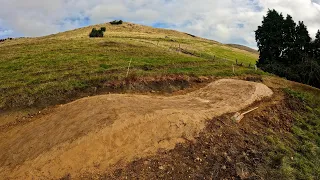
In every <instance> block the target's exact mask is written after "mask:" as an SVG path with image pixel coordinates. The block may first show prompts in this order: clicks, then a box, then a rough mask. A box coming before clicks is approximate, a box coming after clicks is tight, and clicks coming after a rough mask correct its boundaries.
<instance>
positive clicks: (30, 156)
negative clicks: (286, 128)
mask: <svg viewBox="0 0 320 180" xmlns="http://www.w3.org/2000/svg"><path fill="white" fill-rule="evenodd" d="M272 94H273V92H272V91H271V90H270V89H269V88H268V87H267V86H265V85H263V84H259V83H254V82H247V81H240V80H229V79H224V80H218V81H215V82H213V83H211V84H209V85H208V86H206V87H205V88H202V89H199V90H197V91H194V92H191V93H189V94H185V95H178V96H172V97H162V96H146V95H128V94H109V95H102V96H95V97H88V98H83V99H80V100H77V101H74V102H72V103H69V104H65V105H62V106H58V107H56V108H55V109H54V110H53V112H51V113H49V114H46V115H44V116H42V117H40V118H39V119H36V120H34V121H32V122H30V123H28V124H25V125H22V126H16V127H14V128H12V129H10V130H8V131H3V132H2V133H1V134H0V149H1V151H0V176H1V177H6V178H12V179H32V178H35V179H39V178H43V179H47V178H50V179H51V178H59V177H63V176H65V175H66V174H71V175H72V177H75V178H76V177H78V176H79V175H80V174H82V173H86V172H90V173H99V172H101V171H104V170H105V169H107V168H109V167H111V166H112V165H114V164H116V163H119V162H123V163H126V162H130V161H132V160H134V159H136V158H141V157H146V156H149V155H153V154H155V153H157V151H158V150H170V149H173V148H174V147H175V145H176V144H177V143H182V142H184V141H185V140H193V139H194V137H195V136H197V135H198V134H199V133H200V132H201V130H202V129H203V128H204V127H205V122H206V120H208V119H212V118H213V117H216V116H220V115H222V114H225V113H230V112H236V111H239V110H241V109H244V108H246V107H247V106H249V105H250V104H252V103H253V102H255V101H257V100H260V99H262V98H264V97H270V96H271V95H272ZM97 164H98V165H97Z"/></svg>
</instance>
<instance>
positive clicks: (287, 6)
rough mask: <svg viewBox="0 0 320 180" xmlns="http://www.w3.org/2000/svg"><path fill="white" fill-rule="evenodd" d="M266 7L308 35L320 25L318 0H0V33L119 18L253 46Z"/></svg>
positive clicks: (32, 32) (39, 31) (36, 32)
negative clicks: (297, 24)
mask: <svg viewBox="0 0 320 180" xmlns="http://www.w3.org/2000/svg"><path fill="white" fill-rule="evenodd" d="M268 8H269V9H273V8H274V9H276V10H278V11H280V12H282V13H283V14H284V15H286V14H290V15H292V16H293V18H294V20H295V21H298V20H301V21H302V20H303V21H304V22H305V24H306V25H307V26H308V29H309V32H310V35H311V36H314V34H315V33H316V31H317V29H320V0H53V1H46V0H0V39H1V38H6V37H19V36H43V35H48V34H52V33H57V32H60V31H65V30H70V29H74V28H78V27H83V26H87V25H91V24H97V23H103V22H108V21H111V20H114V19H122V20H124V21H130V22H135V23H139V24H144V25H151V26H154V27H162V28H169V29H176V30H180V31H184V32H188V33H192V34H195V35H198V36H202V37H206V38H209V39H214V40H217V41H220V42H223V43H238V44H243V45H247V46H250V47H256V43H255V39H254V31H255V30H256V29H257V26H258V25H260V24H261V21H262V17H263V15H265V14H266V11H267V10H268Z"/></svg>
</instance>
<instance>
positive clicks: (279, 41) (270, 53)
mask: <svg viewBox="0 0 320 180" xmlns="http://www.w3.org/2000/svg"><path fill="white" fill-rule="evenodd" d="M283 28H284V18H283V16H282V14H279V13H278V12H277V11H276V10H268V13H267V16H265V17H263V21H262V25H261V26H259V27H258V30H257V31H256V41H257V44H258V48H259V52H260V57H259V60H258V63H257V65H258V66H259V67H261V68H263V65H265V64H270V63H273V62H275V61H279V57H281V55H282V52H283V49H284V38H285V37H284V33H283Z"/></svg>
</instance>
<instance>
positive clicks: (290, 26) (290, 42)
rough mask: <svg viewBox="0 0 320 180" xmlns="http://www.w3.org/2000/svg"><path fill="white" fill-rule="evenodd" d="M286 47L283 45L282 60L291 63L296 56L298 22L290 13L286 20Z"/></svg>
mask: <svg viewBox="0 0 320 180" xmlns="http://www.w3.org/2000/svg"><path fill="white" fill-rule="evenodd" d="M283 32H284V39H283V41H284V47H283V49H284V50H283V53H282V61H283V62H284V63H285V64H287V65H288V64H291V63H292V62H291V60H292V59H294V57H295V49H294V45H295V41H296V38H297V34H296V23H295V22H294V21H293V19H292V17H291V16H290V15H287V17H286V19H285V21H284V28H283Z"/></svg>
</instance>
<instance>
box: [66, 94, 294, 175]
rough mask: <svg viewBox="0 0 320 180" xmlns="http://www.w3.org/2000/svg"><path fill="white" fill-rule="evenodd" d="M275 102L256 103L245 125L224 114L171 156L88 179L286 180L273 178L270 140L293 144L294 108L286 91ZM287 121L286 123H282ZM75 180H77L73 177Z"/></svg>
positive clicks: (162, 154) (166, 154)
mask: <svg viewBox="0 0 320 180" xmlns="http://www.w3.org/2000/svg"><path fill="white" fill-rule="evenodd" d="M273 90H274V92H275V94H274V95H273V96H272V98H266V99H264V100H262V101H259V102H255V103H254V104H252V105H251V106H250V107H248V108H246V109H250V108H252V107H256V106H258V107H259V109H258V110H257V111H254V112H252V113H250V114H248V115H247V116H245V118H244V119H243V120H242V121H241V123H240V124H237V123H234V122H233V121H232V120H231V119H230V117H231V116H232V115H233V114H224V115H222V116H219V117H215V118H213V119H212V120H211V121H207V124H206V128H205V129H204V130H203V131H202V132H201V133H200V134H199V136H198V137H196V138H195V140H194V141H188V142H186V143H181V144H178V145H176V147H175V149H173V150H170V151H160V152H159V153H158V154H157V155H155V156H152V157H147V158H142V159H137V160H135V161H133V162H131V163H129V164H127V165H125V166H123V165H121V164H119V165H118V166H116V167H115V169H113V170H111V171H110V170H107V171H105V172H104V173H102V174H83V175H82V178H83V179H117V180H118V179H252V180H260V179H261V180H262V179H282V178H281V177H278V176H277V174H272V170H271V169H270V166H271V168H276V167H272V165H270V164H268V162H266V158H265V157H267V155H268V153H269V152H270V151H271V150H272V145H270V144H267V143H266V141H265V138H266V137H267V136H268V135H274V134H273V133H277V134H278V136H279V137H283V138H287V136H286V134H287V133H289V132H290V128H291V125H292V121H293V119H292V116H291V114H292V113H291V112H292V111H293V109H291V108H290V106H291V105H290V102H289V101H288V99H287V98H286V97H285V96H284V95H283V93H282V91H281V90H278V89H273ZM279 119H281V121H279ZM69 176H70V177H72V175H70V174H69Z"/></svg>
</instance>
